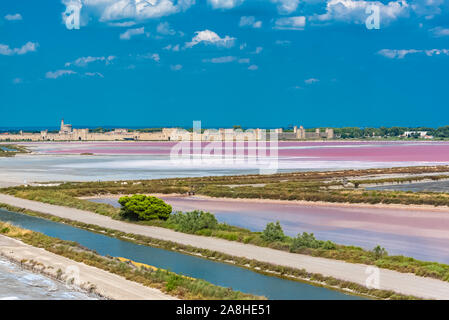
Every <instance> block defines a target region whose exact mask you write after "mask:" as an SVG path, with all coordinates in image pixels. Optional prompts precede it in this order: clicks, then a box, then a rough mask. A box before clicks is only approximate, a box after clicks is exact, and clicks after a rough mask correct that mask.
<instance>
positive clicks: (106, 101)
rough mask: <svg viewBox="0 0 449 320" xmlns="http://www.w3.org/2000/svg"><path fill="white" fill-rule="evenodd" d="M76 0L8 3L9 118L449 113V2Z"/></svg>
mask: <svg viewBox="0 0 449 320" xmlns="http://www.w3.org/2000/svg"><path fill="white" fill-rule="evenodd" d="M70 1H71V0H64V1H61V0H46V1H32V0H28V1H26V0H2V1H1V4H0V71H1V72H0V107H1V110H2V111H3V112H2V117H1V118H0V127H8V126H15V127H17V126H55V125H57V124H58V123H59V121H60V119H61V118H62V117H64V118H65V119H66V122H70V123H73V124H74V125H79V126H82V125H86V126H100V125H115V126H140V127H152V126H177V125H181V126H189V125H191V123H192V121H193V120H201V121H202V123H203V126H205V127H220V126H221V127H223V126H232V125H242V126H244V127H287V126H289V125H292V124H302V125H304V126H305V127H314V126H334V127H341V126H381V125H386V126H393V125H401V126H420V125H423V126H440V125H447V124H448V122H447V119H448V118H449V99H448V88H449V1H443V0H407V1H405V0H404V1H382V2H380V1H358V0H303V1H299V0H201V1H200V0H196V1H195V0H178V1H177V0H148V1H143V0H137V1H136V0H82V1H81V0H73V1H74V2H75V3H78V4H81V6H80V7H81V10H80V27H79V29H68V28H67V26H66V21H65V18H64V16H63V13H64V12H65V11H66V6H67V4H69V2H70ZM73 1H72V2H73ZM445 2H446V3H445ZM370 5H375V7H376V8H378V10H379V11H378V12H379V22H380V24H379V29H376V28H374V29H368V28H367V26H366V19H367V18H368V17H369V16H372V14H371V13H372V12H373V11H369V12H368V13H367V12H366V9H367V7H369V6H370ZM373 10H374V9H373ZM375 10H377V9H375Z"/></svg>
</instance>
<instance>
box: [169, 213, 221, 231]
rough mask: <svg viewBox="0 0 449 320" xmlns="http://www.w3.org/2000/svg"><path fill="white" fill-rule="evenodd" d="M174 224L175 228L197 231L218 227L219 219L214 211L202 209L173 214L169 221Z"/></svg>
mask: <svg viewBox="0 0 449 320" xmlns="http://www.w3.org/2000/svg"><path fill="white" fill-rule="evenodd" d="M167 223H168V224H171V225H174V227H175V230H177V231H181V232H187V233H195V232H198V231H200V230H203V229H210V230H214V229H217V228H218V221H217V219H216V218H215V216H214V215H213V214H212V213H209V212H204V211H200V210H194V211H191V212H186V213H182V212H177V213H175V214H172V215H171V216H170V218H169V219H168V221H167Z"/></svg>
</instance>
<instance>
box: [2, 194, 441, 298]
mask: <svg viewBox="0 0 449 320" xmlns="http://www.w3.org/2000/svg"><path fill="white" fill-rule="evenodd" d="M0 203H6V204H9V205H12V206H16V207H20V208H25V209H29V210H34V211H39V212H43V213H47V214H51V215H55V216H58V217H62V218H67V219H71V220H76V221H80V222H84V223H88V224H95V225H98V226H102V227H106V228H110V229H115V230H119V231H122V232H127V233H133V234H139V235H144V236H148V237H153V238H157V239H162V240H168V241H173V242H177V243H181V244H185V245H191V246H194V247H198V248H203V249H209V250H215V251H219V252H222V253H226V254H229V255H233V256H238V257H246V258H249V259H255V260H258V261H262V262H268V263H271V264H276V265H282V266H287V267H293V268H298V269H305V270H307V271H309V272H313V273H320V274H322V275H325V276H331V277H334V278H337V279H341V280H347V281H351V282H355V283H358V284H361V285H366V284H367V281H368V283H371V284H373V285H374V284H376V283H378V288H380V289H384V290H393V291H395V292H398V293H403V294H407V295H413V296H418V297H422V298H429V299H445V300H447V299H449V282H444V281H440V280H435V279H430V278H424V277H418V276H416V275H413V274H405V273H400V272H396V271H392V270H386V269H380V270H378V277H377V276H376V274H377V272H376V271H375V270H372V268H370V267H369V266H367V265H362V264H354V263H347V262H343V261H338V260H331V259H324V258H317V257H311V256H307V255H301V254H295V253H289V252H284V251H280V250H274V249H270V248H263V247H257V246H254V245H249V244H243V243H238V242H233V241H227V240H223V239H217V238H210V237H202V236H196V235H190V234H184V233H180V232H175V231H173V230H169V229H164V228H158V227H149V226H141V225H136V224H131V223H126V222H123V221H117V220H113V219H111V218H109V217H106V216H102V215H99V214H95V213H92V212H88V211H82V210H77V209H73V208H67V207H61V206H55V205H50V204H46V203H41V202H36V201H31V200H25V199H20V198H16V197H12V196H9V195H4V194H0ZM0 219H1V215H0ZM376 279H378V281H376Z"/></svg>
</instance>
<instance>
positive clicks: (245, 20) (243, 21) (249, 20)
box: [239, 16, 262, 29]
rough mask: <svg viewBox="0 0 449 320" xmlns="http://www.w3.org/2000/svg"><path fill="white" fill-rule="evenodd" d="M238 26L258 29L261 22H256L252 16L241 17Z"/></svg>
mask: <svg viewBox="0 0 449 320" xmlns="http://www.w3.org/2000/svg"><path fill="white" fill-rule="evenodd" d="M239 26H240V27H253V28H255V29H258V28H261V27H262V21H257V20H256V18H255V17H254V16H242V17H241V18H240V22H239Z"/></svg>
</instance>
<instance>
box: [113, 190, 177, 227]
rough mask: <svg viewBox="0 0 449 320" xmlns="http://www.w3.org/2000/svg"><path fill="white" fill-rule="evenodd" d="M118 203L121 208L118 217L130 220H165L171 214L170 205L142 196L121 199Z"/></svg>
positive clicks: (157, 199) (136, 195)
mask: <svg viewBox="0 0 449 320" xmlns="http://www.w3.org/2000/svg"><path fill="white" fill-rule="evenodd" d="M118 202H119V203H120V205H121V206H122V208H121V210H120V216H121V217H123V218H125V219H130V220H143V221H148V220H167V219H168V218H169V216H170V213H171V212H172V207H171V205H168V204H166V203H165V202H164V201H163V200H161V199H159V198H156V197H152V196H145V195H143V194H135V195H133V196H131V197H128V196H126V197H121V198H120V199H119V200H118Z"/></svg>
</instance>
